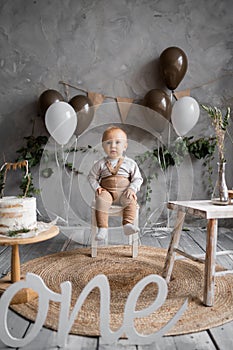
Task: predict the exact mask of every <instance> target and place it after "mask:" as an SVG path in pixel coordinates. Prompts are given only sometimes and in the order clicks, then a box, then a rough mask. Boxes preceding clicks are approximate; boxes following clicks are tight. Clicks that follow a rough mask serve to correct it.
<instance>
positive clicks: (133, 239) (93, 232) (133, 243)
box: [91, 205, 139, 258]
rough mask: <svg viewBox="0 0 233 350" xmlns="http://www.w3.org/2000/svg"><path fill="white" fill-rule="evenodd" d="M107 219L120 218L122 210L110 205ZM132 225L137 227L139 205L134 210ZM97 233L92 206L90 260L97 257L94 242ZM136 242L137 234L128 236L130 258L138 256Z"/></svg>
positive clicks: (96, 243)
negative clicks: (130, 247) (111, 217)
mask: <svg viewBox="0 0 233 350" xmlns="http://www.w3.org/2000/svg"><path fill="white" fill-rule="evenodd" d="M108 215H109V217H110V216H120V217H122V215H123V208H122V207H121V206H120V205H112V206H111V207H110V209H109V212H108ZM134 225H135V226H137V227H139V226H138V225H139V205H137V210H136V216H135V219H134ZM96 233H97V226H96V216H95V205H92V212H91V256H92V258H96V257H97V247H98V241H96V240H95V237H96ZM138 241H139V234H138V233H134V234H132V235H129V244H130V245H131V246H132V258H136V257H137V256H138ZM105 244H106V245H107V244H108V238H107V239H106V240H105Z"/></svg>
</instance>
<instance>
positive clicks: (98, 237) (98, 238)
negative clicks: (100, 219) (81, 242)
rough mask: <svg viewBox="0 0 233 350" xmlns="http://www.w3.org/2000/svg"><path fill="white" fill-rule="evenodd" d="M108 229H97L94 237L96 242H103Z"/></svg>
mask: <svg viewBox="0 0 233 350" xmlns="http://www.w3.org/2000/svg"><path fill="white" fill-rule="evenodd" d="M107 234H108V229H107V228H106V227H99V228H98V232H97V234H96V236H95V240H96V241H103V240H104V239H106V238H107Z"/></svg>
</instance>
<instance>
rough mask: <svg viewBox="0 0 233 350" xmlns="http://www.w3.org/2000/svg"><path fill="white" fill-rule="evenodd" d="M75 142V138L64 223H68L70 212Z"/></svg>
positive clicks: (76, 139) (75, 150)
mask: <svg viewBox="0 0 233 350" xmlns="http://www.w3.org/2000/svg"><path fill="white" fill-rule="evenodd" d="M77 141H78V138H77V137H76V138H75V146H74V152H73V160H72V169H71V176H70V186H69V193H68V206H67V212H66V222H67V223H68V222H69V211H70V198H71V192H72V185H73V178H74V172H73V168H74V162H75V157H76V152H77Z"/></svg>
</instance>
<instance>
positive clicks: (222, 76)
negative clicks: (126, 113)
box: [59, 72, 233, 100]
mask: <svg viewBox="0 0 233 350" xmlns="http://www.w3.org/2000/svg"><path fill="white" fill-rule="evenodd" d="M229 75H233V72H228V73H226V74H223V75H221V76H220V77H218V78H215V79H212V80H209V81H207V82H205V83H202V84H201V85H196V86H194V87H192V88H189V89H188V90H196V89H200V88H202V87H203V86H206V85H210V84H213V83H215V82H216V81H218V80H220V79H222V78H225V77H229ZM59 84H63V85H64V88H65V94H66V98H67V100H69V99H70V97H69V89H68V87H71V88H73V89H75V90H79V91H82V92H84V93H86V94H88V90H86V89H84V88H82V87H80V86H76V85H73V84H70V83H68V82H65V81H62V80H60V81H59ZM96 94H98V93H96ZM101 95H102V96H104V98H110V99H113V100H117V97H115V96H111V95H105V94H101ZM172 96H173V97H174V98H175V100H177V97H176V96H175V91H172Z"/></svg>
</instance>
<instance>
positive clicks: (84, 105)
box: [69, 95, 92, 113]
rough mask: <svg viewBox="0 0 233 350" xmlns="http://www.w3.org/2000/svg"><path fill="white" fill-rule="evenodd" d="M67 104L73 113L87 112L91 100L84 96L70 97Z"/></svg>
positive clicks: (90, 105)
mask: <svg viewBox="0 0 233 350" xmlns="http://www.w3.org/2000/svg"><path fill="white" fill-rule="evenodd" d="M69 104H70V105H71V106H72V107H73V108H74V110H75V112H76V113H77V112H79V111H81V110H82V109H83V110H84V111H86V112H88V110H89V108H90V107H92V102H91V100H90V99H89V98H88V97H86V96H84V95H76V96H74V97H72V99H71V100H70V101H69Z"/></svg>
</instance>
